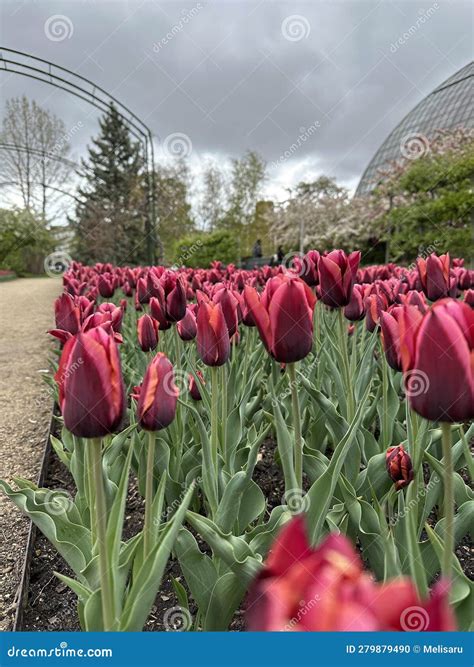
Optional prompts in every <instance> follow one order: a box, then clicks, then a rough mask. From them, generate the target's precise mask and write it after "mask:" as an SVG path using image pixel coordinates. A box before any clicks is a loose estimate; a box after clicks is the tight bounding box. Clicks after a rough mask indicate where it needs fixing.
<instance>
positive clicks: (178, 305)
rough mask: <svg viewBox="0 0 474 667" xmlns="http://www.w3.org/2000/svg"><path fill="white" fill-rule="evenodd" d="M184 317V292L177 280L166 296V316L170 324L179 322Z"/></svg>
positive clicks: (181, 284)
mask: <svg viewBox="0 0 474 667" xmlns="http://www.w3.org/2000/svg"><path fill="white" fill-rule="evenodd" d="M185 315H186V291H185V289H184V287H183V283H182V282H181V280H180V279H179V278H178V279H177V280H176V284H175V286H174V287H173V289H172V290H171V291H170V292H169V294H168V295H167V296H166V316H167V319H168V320H169V321H170V322H179V320H182V319H183V317H184V316H185Z"/></svg>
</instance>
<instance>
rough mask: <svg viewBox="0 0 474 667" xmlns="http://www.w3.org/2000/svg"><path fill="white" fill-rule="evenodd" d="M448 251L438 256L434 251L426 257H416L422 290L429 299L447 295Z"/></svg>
mask: <svg viewBox="0 0 474 667" xmlns="http://www.w3.org/2000/svg"><path fill="white" fill-rule="evenodd" d="M449 263H450V262H449V253H446V255H441V256H440V257H438V256H437V255H436V254H435V253H434V252H433V253H432V254H431V255H430V256H429V257H428V259H426V260H425V259H423V258H421V257H420V258H418V260H417V266H418V273H419V275H420V281H421V285H422V288H423V292H424V293H425V294H426V296H427V297H428V299H429V300H430V301H436V300H437V299H441V298H443V297H445V296H448V293H449V289H450V276H449Z"/></svg>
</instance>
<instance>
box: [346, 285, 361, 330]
mask: <svg viewBox="0 0 474 667" xmlns="http://www.w3.org/2000/svg"><path fill="white" fill-rule="evenodd" d="M364 292H365V290H364V287H363V286H362V285H354V289H353V290H352V296H351V300H350V301H349V303H348V305H347V306H346V307H345V308H344V317H346V318H347V319H348V320H350V321H351V322H357V321H358V320H363V319H364V317H365V303H364Z"/></svg>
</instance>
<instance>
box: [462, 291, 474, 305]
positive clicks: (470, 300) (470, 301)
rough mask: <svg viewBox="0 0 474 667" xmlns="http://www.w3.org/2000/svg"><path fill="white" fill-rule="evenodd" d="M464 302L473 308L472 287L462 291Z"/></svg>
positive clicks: (473, 292) (473, 296)
mask: <svg viewBox="0 0 474 667" xmlns="http://www.w3.org/2000/svg"><path fill="white" fill-rule="evenodd" d="M464 303H467V305H468V306H471V308H474V289H468V290H466V291H465V292H464Z"/></svg>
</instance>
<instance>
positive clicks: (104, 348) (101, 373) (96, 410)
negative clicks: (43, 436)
mask: <svg viewBox="0 0 474 667" xmlns="http://www.w3.org/2000/svg"><path fill="white" fill-rule="evenodd" d="M55 380H56V382H57V383H58V385H59V405H60V408H61V412H62V415H63V418H64V424H65V426H66V428H67V429H68V430H69V431H71V433H74V435H77V436H79V437H82V438H99V437H101V436H104V435H107V434H108V433H113V432H114V431H115V430H117V428H118V427H119V426H120V422H121V421H122V417H123V414H124V410H125V389H124V385H123V380H122V371H121V366H120V355H119V352H118V348H117V344H116V342H115V341H114V339H113V337H112V336H111V335H109V334H108V333H107V332H106V331H105V330H104V329H103V328H102V327H96V328H94V329H90V330H89V331H87V332H86V333H79V334H77V336H75V337H73V338H70V339H69V340H68V341H67V343H66V344H65V346H64V349H63V352H62V354H61V359H60V362H59V368H58V370H57V373H56V375H55Z"/></svg>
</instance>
